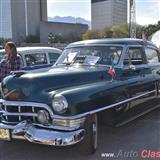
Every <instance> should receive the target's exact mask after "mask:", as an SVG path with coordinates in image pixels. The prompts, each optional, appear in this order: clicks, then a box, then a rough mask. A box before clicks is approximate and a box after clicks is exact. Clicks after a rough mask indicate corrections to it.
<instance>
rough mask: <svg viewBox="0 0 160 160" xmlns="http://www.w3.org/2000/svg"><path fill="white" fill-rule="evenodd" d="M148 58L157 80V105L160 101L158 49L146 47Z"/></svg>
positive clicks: (159, 60) (159, 59)
mask: <svg viewBox="0 0 160 160" xmlns="http://www.w3.org/2000/svg"><path fill="white" fill-rule="evenodd" d="M145 53H146V58H147V62H148V65H149V67H150V68H151V70H152V74H153V75H154V76H155V78H156V86H157V101H158V102H157V104H159V101H160V52H159V51H158V49H157V48H155V47H152V46H146V47H145Z"/></svg>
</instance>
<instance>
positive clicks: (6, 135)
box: [0, 128, 10, 141]
mask: <svg viewBox="0 0 160 160" xmlns="http://www.w3.org/2000/svg"><path fill="white" fill-rule="evenodd" d="M0 139H1V140H8V141H9V140H10V131H9V129H3V128H0Z"/></svg>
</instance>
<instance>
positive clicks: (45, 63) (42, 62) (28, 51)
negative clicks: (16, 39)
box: [0, 47, 62, 72]
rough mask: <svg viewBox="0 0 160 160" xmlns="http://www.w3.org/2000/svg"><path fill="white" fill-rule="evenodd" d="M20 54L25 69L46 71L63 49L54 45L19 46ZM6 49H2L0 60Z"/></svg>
mask: <svg viewBox="0 0 160 160" xmlns="http://www.w3.org/2000/svg"><path fill="white" fill-rule="evenodd" d="M17 52H18V54H19V55H20V56H21V57H22V60H23V68H22V69H23V70H26V71H32V72H33V71H34V72H35V71H36V72H37V71H45V70H47V69H48V68H50V67H51V66H52V65H53V64H54V63H55V62H56V60H57V59H58V57H59V56H60V54H61V52H62V51H61V50H60V49H57V48H53V47H17ZM4 54H5V50H4V49H3V50H0V60H2V59H3V57H4Z"/></svg>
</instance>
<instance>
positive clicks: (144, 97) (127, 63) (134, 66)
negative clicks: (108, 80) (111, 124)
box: [121, 46, 156, 119]
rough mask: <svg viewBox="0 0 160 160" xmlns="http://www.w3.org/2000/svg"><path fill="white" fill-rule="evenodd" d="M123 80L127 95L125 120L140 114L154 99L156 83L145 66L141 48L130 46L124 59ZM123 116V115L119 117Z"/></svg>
mask: <svg viewBox="0 0 160 160" xmlns="http://www.w3.org/2000/svg"><path fill="white" fill-rule="evenodd" d="M123 64H124V70H123V80H125V81H126V83H127V85H126V90H127V91H128V93H129V96H128V97H129V102H130V105H127V108H126V109H125V112H127V113H130V114H125V117H124V118H125V119H128V118H131V117H133V116H137V115H139V114H142V112H144V111H145V110H147V109H149V107H150V106H151V105H152V104H153V100H155V99H156V81H155V77H154V75H153V74H152V70H151V68H150V67H149V65H148V64H147V61H146V56H145V51H144V48H143V47H140V46H138V47H136V46H130V47H129V48H128V51H127V52H126V55H125V58H124V62H123ZM121 116H124V115H121Z"/></svg>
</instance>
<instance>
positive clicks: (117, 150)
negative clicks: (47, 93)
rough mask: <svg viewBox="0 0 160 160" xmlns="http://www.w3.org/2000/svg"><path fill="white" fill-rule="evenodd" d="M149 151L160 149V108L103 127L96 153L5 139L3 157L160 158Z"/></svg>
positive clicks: (1, 147)
mask: <svg viewBox="0 0 160 160" xmlns="http://www.w3.org/2000/svg"><path fill="white" fill-rule="evenodd" d="M149 150H150V151H153V152H156V151H160V109H157V110H155V111H152V112H151V113H149V114H147V115H145V116H143V117H141V118H138V119H137V120H134V121H132V122H130V123H128V124H126V125H124V126H122V127H119V128H113V127H107V126H104V125H101V126H99V147H98V150H97V152H96V153H95V154H94V155H90V156H84V155H82V154H80V153H78V151H77V150H76V147H72V148H66V149H59V148H56V149H55V148H52V147H48V146H42V145H37V144H31V143H29V142H24V141H14V142H3V141H1V142H0V160H63V159H65V160H75V159H76V160H82V159H83V160H105V159H106V160H112V159H116V160H125V159H130V160H141V159H147V160H148V159H149V160H153V159H156V160H158V159H159V158H151V157H150V158H146V156H149V154H150V153H149ZM143 151H144V152H143ZM142 153H143V154H142ZM108 154H109V156H110V157H107V156H108ZM113 154H114V158H113V157H111V156H113ZM141 155H142V156H143V157H144V158H142V157H141Z"/></svg>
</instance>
